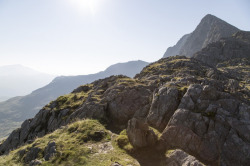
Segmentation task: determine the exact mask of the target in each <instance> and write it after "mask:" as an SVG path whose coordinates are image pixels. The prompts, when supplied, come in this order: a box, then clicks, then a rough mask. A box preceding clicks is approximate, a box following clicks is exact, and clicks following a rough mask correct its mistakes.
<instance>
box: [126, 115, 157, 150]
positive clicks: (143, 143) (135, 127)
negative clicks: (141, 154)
mask: <svg viewBox="0 0 250 166" xmlns="http://www.w3.org/2000/svg"><path fill="white" fill-rule="evenodd" d="M127 135H128V139H129V141H130V143H131V144H132V145H133V147H135V148H144V147H152V146H154V145H155V143H156V142H157V136H156V135H155V133H154V131H153V130H152V129H150V128H149V126H148V125H147V123H145V122H144V121H143V120H138V119H135V118H133V119H131V120H129V122H128V128H127Z"/></svg>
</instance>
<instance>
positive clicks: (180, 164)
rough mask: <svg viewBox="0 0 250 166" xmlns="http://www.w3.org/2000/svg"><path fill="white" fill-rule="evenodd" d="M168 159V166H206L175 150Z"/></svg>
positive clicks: (192, 157)
mask: <svg viewBox="0 0 250 166" xmlns="http://www.w3.org/2000/svg"><path fill="white" fill-rule="evenodd" d="M167 157H168V158H167V161H166V163H167V165H168V166H204V164H203V163H201V162H200V161H199V160H197V159H196V158H195V157H194V156H191V155H189V154H187V153H186V152H184V151H182V150H180V149H177V150H174V151H173V152H171V153H170V154H169V155H168V156H167Z"/></svg>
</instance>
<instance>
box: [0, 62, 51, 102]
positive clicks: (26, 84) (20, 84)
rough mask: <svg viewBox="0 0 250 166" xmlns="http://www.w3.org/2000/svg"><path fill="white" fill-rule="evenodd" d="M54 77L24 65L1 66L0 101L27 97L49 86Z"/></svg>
mask: <svg viewBox="0 0 250 166" xmlns="http://www.w3.org/2000/svg"><path fill="white" fill-rule="evenodd" d="M54 77H55V76H53V75H49V74H45V73H41V72H38V71H35V70H33V69H31V68H28V67H25V66H22V65H8V66H0V80H1V81H0V92H1V94H0V101H4V100H6V99H8V98H11V97H14V96H23V95H27V94H29V93H31V92H32V91H33V90H35V89H37V88H40V87H42V86H44V85H46V84H48V83H49V82H51V81H52V79H53V78H54Z"/></svg>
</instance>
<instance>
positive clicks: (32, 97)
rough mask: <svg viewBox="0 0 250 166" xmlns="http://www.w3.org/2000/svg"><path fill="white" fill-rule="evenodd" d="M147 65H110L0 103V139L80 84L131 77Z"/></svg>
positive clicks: (60, 78) (60, 79)
mask: <svg viewBox="0 0 250 166" xmlns="http://www.w3.org/2000/svg"><path fill="white" fill-rule="evenodd" d="M147 64H148V63H147V62H144V61H130V62H126V63H118V64H114V65H111V66H110V67H108V68H107V69H106V70H105V71H102V72H99V73H96V74H90V75H79V76H61V77H57V78H55V79H54V80H53V81H52V82H51V83H49V84H48V85H46V86H44V87H42V88H40V89H37V90H35V91H33V92H32V93H31V94H29V95H26V96H22V97H15V98H11V99H9V100H8V101H5V102H0V126H4V127H1V128H0V138H3V137H5V136H7V135H9V133H10V132H11V131H12V130H13V129H15V128H17V127H19V126H20V124H21V123H22V122H23V121H24V120H25V119H28V118H31V117H34V115H35V114H36V113H37V112H38V111H39V110H40V109H41V108H42V107H43V106H44V105H45V104H47V103H49V102H50V101H51V100H55V99H56V98H57V97H58V96H61V95H65V94H67V93H70V92H71V91H72V90H73V89H74V88H76V87H78V86H80V85H82V84H86V83H90V82H92V81H94V80H96V79H100V78H105V77H108V76H111V75H118V74H124V75H127V76H129V77H133V76H134V75H135V74H136V73H139V72H140V71H141V69H142V68H143V67H145V66H146V65H147Z"/></svg>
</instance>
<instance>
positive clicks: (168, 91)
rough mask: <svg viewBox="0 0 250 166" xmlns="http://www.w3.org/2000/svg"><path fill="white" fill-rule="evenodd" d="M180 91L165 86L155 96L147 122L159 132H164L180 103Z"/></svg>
mask: <svg viewBox="0 0 250 166" xmlns="http://www.w3.org/2000/svg"><path fill="white" fill-rule="evenodd" d="M180 93H181V92H180V91H179V90H178V88H176V87H171V86H170V87H166V86H163V87H161V88H160V89H159V91H158V92H155V94H154V96H153V101H152V105H151V107H150V111H149V114H148V116H147V122H148V124H150V125H151V126H153V127H154V128H157V129H158V130H161V131H162V130H163V129H164V128H165V127H166V125H167V123H168V121H169V119H170V118H171V117H172V115H173V114H174V112H175V110H176V109H177V107H178V105H179V102H180V98H179V97H180Z"/></svg>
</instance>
